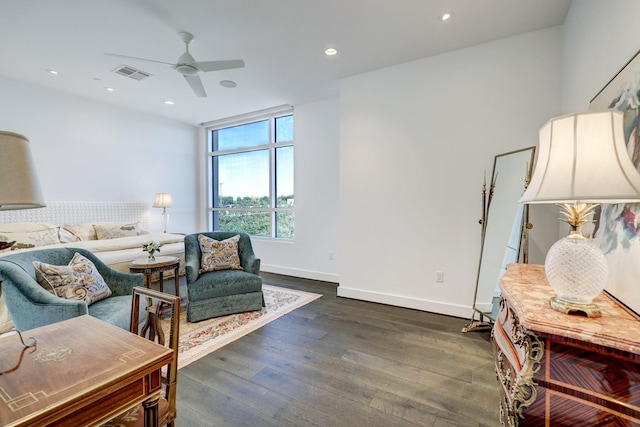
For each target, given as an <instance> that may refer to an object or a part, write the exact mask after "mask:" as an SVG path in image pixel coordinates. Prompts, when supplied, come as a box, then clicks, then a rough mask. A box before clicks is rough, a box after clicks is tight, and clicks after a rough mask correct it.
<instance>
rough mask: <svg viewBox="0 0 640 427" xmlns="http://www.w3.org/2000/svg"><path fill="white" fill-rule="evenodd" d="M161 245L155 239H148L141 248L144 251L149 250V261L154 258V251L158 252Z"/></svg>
mask: <svg viewBox="0 0 640 427" xmlns="http://www.w3.org/2000/svg"><path fill="white" fill-rule="evenodd" d="M161 246H162V245H161V244H160V243H158V242H156V241H155V240H152V241H150V242H149V243H145V244H144V245H142V250H143V251H145V252H149V261H155V260H156V252H160V247H161Z"/></svg>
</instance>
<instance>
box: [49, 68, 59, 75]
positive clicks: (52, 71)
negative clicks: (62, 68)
mask: <svg viewBox="0 0 640 427" xmlns="http://www.w3.org/2000/svg"><path fill="white" fill-rule="evenodd" d="M47 73H49V74H53V75H54V76H56V75H58V72H57V71H56V70H52V69H48V70H47Z"/></svg>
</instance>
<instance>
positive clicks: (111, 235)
mask: <svg viewBox="0 0 640 427" xmlns="http://www.w3.org/2000/svg"><path fill="white" fill-rule="evenodd" d="M93 228H94V229H95V230H96V237H97V238H98V240H107V239H117V238H119V237H130V236H139V235H140V225H139V224H138V223H137V222H134V223H129V224H113V225H109V224H95V225H94V226H93Z"/></svg>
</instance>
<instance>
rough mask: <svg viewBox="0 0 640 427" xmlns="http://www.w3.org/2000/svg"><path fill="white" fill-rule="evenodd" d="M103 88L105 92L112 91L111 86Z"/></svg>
mask: <svg viewBox="0 0 640 427" xmlns="http://www.w3.org/2000/svg"><path fill="white" fill-rule="evenodd" d="M104 90H106V91H107V92H113V88H112V87H109V86H106V87H105V88H104Z"/></svg>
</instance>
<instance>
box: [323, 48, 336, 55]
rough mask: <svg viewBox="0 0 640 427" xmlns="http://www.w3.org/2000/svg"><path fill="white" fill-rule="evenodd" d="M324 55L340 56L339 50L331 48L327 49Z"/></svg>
mask: <svg viewBox="0 0 640 427" xmlns="http://www.w3.org/2000/svg"><path fill="white" fill-rule="evenodd" d="M324 53H325V55H328V56H333V55H337V54H338V49H335V48H332V47H330V48H328V49H325V50H324Z"/></svg>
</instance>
